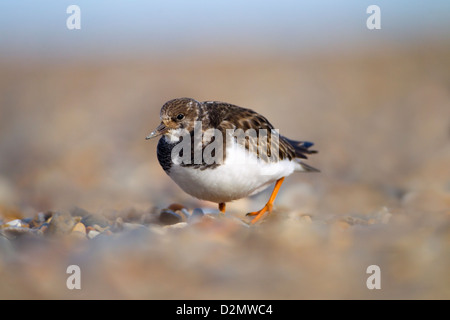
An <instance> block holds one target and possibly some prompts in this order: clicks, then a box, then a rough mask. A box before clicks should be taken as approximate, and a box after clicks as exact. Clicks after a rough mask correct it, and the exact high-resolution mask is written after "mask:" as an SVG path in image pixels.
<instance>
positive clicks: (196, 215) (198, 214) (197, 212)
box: [189, 208, 205, 222]
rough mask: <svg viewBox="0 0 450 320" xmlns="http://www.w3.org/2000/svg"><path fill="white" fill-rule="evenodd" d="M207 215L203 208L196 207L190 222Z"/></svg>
mask: <svg viewBox="0 0 450 320" xmlns="http://www.w3.org/2000/svg"><path fill="white" fill-rule="evenodd" d="M204 216H205V213H204V212H203V210H202V209H201V208H195V209H194V211H192V214H191V216H190V217H189V222H194V221H200V220H201V219H202V218H203V217H204Z"/></svg>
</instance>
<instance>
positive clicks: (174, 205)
mask: <svg viewBox="0 0 450 320" xmlns="http://www.w3.org/2000/svg"><path fill="white" fill-rule="evenodd" d="M167 209H169V210H172V211H177V210H181V209H186V207H185V206H183V205H181V204H179V203H172V204H171V205H170V206H169V207H168V208H167Z"/></svg>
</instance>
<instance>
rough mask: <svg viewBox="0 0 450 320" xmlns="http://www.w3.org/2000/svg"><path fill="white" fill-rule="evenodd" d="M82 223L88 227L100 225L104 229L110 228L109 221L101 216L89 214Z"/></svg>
mask: <svg viewBox="0 0 450 320" xmlns="http://www.w3.org/2000/svg"><path fill="white" fill-rule="evenodd" d="M81 222H82V223H83V224H84V225H85V226H86V227H89V226H93V225H98V226H100V227H102V228H106V227H108V226H109V221H108V219H106V218H105V217H104V216H102V215H100V214H88V215H86V216H84V217H83V218H82V219H81Z"/></svg>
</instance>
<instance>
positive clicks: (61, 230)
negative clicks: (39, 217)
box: [46, 212, 75, 236]
mask: <svg viewBox="0 0 450 320" xmlns="http://www.w3.org/2000/svg"><path fill="white" fill-rule="evenodd" d="M74 226H75V220H74V218H73V217H72V216H71V215H70V213H68V212H55V213H54V214H53V216H52V219H51V221H50V223H49V226H48V229H47V230H46V234H48V235H56V236H61V235H64V234H68V233H70V232H71V231H72V229H73V227H74Z"/></svg>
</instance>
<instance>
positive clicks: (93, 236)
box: [87, 230, 100, 239]
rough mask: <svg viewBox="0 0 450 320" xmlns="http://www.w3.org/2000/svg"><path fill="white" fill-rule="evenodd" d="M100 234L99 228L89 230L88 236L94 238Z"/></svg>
mask: <svg viewBox="0 0 450 320" xmlns="http://www.w3.org/2000/svg"><path fill="white" fill-rule="evenodd" d="M99 234H100V232H98V231H97V230H89V232H88V234H87V236H88V238H89V239H94V238H95V237H96V236H98V235H99Z"/></svg>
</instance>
